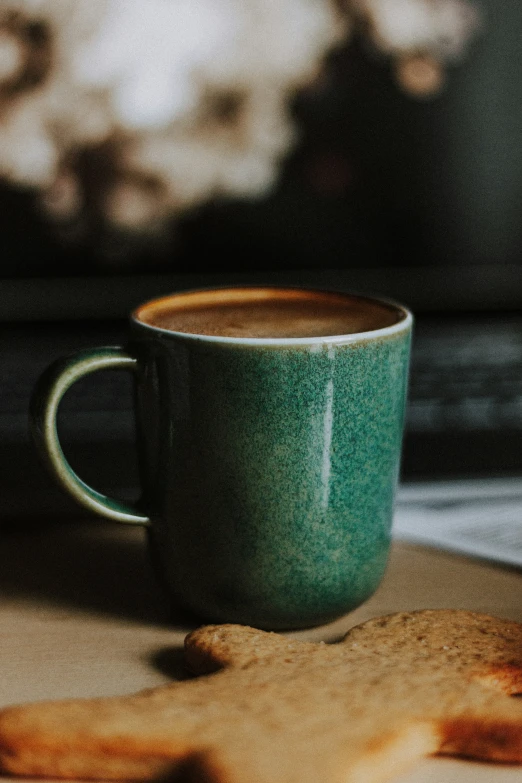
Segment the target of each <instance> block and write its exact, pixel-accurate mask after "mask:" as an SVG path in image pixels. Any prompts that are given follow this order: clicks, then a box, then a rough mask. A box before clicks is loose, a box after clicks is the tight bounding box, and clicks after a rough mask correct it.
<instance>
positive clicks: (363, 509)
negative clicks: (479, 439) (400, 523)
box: [132, 322, 410, 629]
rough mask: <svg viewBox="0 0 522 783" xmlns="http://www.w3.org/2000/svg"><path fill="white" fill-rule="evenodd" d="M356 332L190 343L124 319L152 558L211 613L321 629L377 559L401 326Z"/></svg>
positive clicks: (400, 400)
mask: <svg viewBox="0 0 522 783" xmlns="http://www.w3.org/2000/svg"><path fill="white" fill-rule="evenodd" d="M402 326H403V328H400V329H396V330H395V332H393V333H392V334H388V333H387V332H386V330H381V331H384V334H382V333H381V334H379V333H378V332H374V333H370V334H369V335H368V334H366V335H365V336H362V337H361V338H360V339H357V338H355V339H354V338H350V339H346V340H342V339H341V340H340V339H339V338H336V339H335V340H333V341H330V340H329V339H328V338H323V339H321V340H317V339H316V340H315V341H306V340H298V339H296V340H287V341H284V340H280V341H277V340H274V341H272V342H269V341H267V340H259V341H253V340H250V341H248V340H243V341H242V340H240V339H237V340H233V339H232V340H228V341H227V340H225V339H223V340H219V339H193V338H191V337H187V336H183V335H180V334H173V333H172V332H163V331H162V330H158V329H154V328H150V327H149V328H147V327H144V326H143V325H142V324H140V323H136V322H135V323H134V328H133V339H132V351H133V353H134V354H135V355H137V356H138V359H139V361H138V365H139V370H138V375H137V413H138V416H137V420H138V430H139V432H140V450H139V452H140V454H141V456H142V475H143V482H144V489H145V498H144V500H145V507H146V508H147V509H148V511H149V514H150V516H151V519H152V526H151V528H150V540H151V547H152V552H153V557H154V561H155V563H156V565H157V567H158V573H159V574H160V575H161V578H162V581H163V583H164V584H165V587H166V589H167V590H168V592H169V593H170V594H171V595H172V596H173V597H174V598H175V599H176V600H178V601H179V602H181V603H182V604H184V605H185V606H187V607H189V608H190V609H192V610H193V611H195V612H196V613H197V614H198V615H200V616H201V617H203V618H205V619H207V620H214V621H228V622H241V623H247V624H250V625H254V626H258V627H263V628H274V629H276V628H279V629H281V628H291V627H304V626H310V625H315V624H319V623H323V622H326V621H328V620H331V619H333V618H335V617H336V616H338V615H340V614H342V613H344V612H347V611H349V610H351V609H353V608H354V607H356V606H358V605H360V604H361V603H362V602H363V601H364V600H366V599H367V598H368V597H369V596H370V595H371V594H372V593H373V592H374V591H375V589H376V587H377V586H378V584H379V582H380V580H381V578H382V575H383V572H384V569H385V565H386V560H387V555H388V550H389V545H390V529H391V522H392V511H393V502H394V494H395V488H396V483H397V477H398V471H399V460H400V451H401V438H402V430H403V416H404V407H405V397H406V385H407V368H408V357H409V342H410V324H409V323H404V324H403V325H402Z"/></svg>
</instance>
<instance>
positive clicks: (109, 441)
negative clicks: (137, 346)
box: [0, 0, 522, 522]
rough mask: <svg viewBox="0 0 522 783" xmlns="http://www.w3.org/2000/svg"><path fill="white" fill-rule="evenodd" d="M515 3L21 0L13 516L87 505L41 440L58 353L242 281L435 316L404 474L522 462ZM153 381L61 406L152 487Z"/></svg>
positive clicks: (79, 392)
mask: <svg viewBox="0 0 522 783" xmlns="http://www.w3.org/2000/svg"><path fill="white" fill-rule="evenodd" d="M521 36H522V6H521V5H520V4H519V3H518V2H516V0H505V1H504V2H502V3H498V2H495V0H469V2H464V1H463V0H285V1H284V2H282V1H281V0H280V1H279V2H275V0H249V2H246V0H197V2H196V0H191V2H188V0H13V1H11V0H1V2H0V246H1V251H2V252H1V255H0V259H1V260H0V277H1V283H0V292H1V293H0V324H1V329H0V344H1V354H0V355H1V357H2V360H1V361H2V364H1V367H2V383H1V385H0V435H1V437H0V485H1V486H0V488H1V492H0V514H1V517H2V519H3V520H5V521H6V522H8V521H10V520H14V521H16V520H17V519H19V518H22V517H23V518H25V519H29V518H33V517H34V518H38V517H42V515H43V516H48V517H56V518H57V517H59V516H60V515H64V514H67V513H70V512H71V510H72V509H73V508H74V510H75V513H76V512H77V510H76V508H75V507H74V506H73V505H72V502H70V501H69V500H68V499H67V498H65V497H64V496H62V494H61V492H60V491H58V490H57V489H55V488H54V486H53V485H52V483H51V481H50V480H49V479H48V477H47V475H46V474H44V472H43V470H42V469H41V468H40V466H39V464H38V462H37V459H36V456H35V454H34V452H33V449H32V446H31V444H30V442H29V439H28V436H27V408H28V403H29V397H30V392H31V389H32V387H33V385H34V383H35V381H36V379H37V377H38V375H39V374H40V372H41V371H42V370H43V369H44V367H45V366H47V364H48V363H49V362H50V361H51V360H53V359H54V358H57V357H59V356H62V355H63V354H64V353H68V352H70V351H74V350H76V349H77V348H80V347H85V346H90V345H96V344H121V343H122V342H124V340H125V322H126V317H127V314H128V312H129V310H130V309H132V308H133V307H134V306H136V305H137V304H139V303H140V302H142V301H144V300H145V299H147V298H149V297H151V296H155V295H160V294H163V293H168V292H171V291H174V290H181V289H187V288H193V287H197V286H202V285H215V284H226V283H228V282H232V283H236V282H244V281H248V282H253V283H256V282H259V283H263V282H268V283H278V282H285V283H292V284H296V285H317V286H326V287H336V288H342V289H347V290H351V291H358V292H363V293H370V294H378V295H384V296H389V297H393V298H395V299H397V300H399V301H401V302H403V303H405V304H407V305H409V306H410V307H411V308H412V309H413V310H414V312H415V314H416V334H415V341H414V349H413V360H412V373H411V394H410V403H409V408H408V415H407V432H406V439H405V449H404V459H403V481H404V482H415V481H425V480H427V479H429V480H438V479H440V478H448V477H450V478H451V477H460V478H481V477H494V476H519V475H520V474H521V472H522V328H521V327H522V228H521V226H522V221H521V213H522V209H521V208H522V144H521V143H520V134H521V125H522V123H521V120H522V78H521V76H522V73H521V68H522V66H521V63H520V57H519V45H520V40H521ZM133 427H134V425H133V417H132V389H131V388H130V381H129V379H128V378H127V377H126V374H124V373H120V374H117V373H109V372H108V373H101V374H95V375H94V376H91V377H89V378H87V379H85V380H84V381H82V382H81V383H79V384H78V385H77V386H76V387H74V388H73V389H72V390H71V391H70V392H69V393H68V395H67V398H66V399H65V400H64V403H63V405H62V410H61V414H60V429H61V434H62V438H63V442H64V450H65V451H66V453H67V456H68V457H69V459H70V461H71V463H72V464H73V466H74V467H75V468H76V469H77V470H78V471H79V472H80V474H81V476H82V477H83V478H84V479H85V480H87V481H88V482H90V483H92V484H93V485H95V486H96V487H98V488H99V489H101V490H105V491H108V492H110V493H113V494H114V493H115V494H118V495H121V496H125V497H128V496H133V495H135V494H136V492H137V491H138V490H137V487H138V480H137V474H136V466H135V453H134V445H133V444H134V431H133Z"/></svg>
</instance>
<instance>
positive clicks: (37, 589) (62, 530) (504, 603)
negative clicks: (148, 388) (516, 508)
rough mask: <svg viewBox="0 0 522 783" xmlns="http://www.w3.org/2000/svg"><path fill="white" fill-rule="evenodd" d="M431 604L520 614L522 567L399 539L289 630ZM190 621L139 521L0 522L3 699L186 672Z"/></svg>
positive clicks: (441, 772)
mask: <svg viewBox="0 0 522 783" xmlns="http://www.w3.org/2000/svg"><path fill="white" fill-rule="evenodd" d="M424 608H464V609H471V610H476V611H480V612H487V613H490V614H496V615H498V616H500V617H506V618H510V619H514V620H518V621H520V622H522V573H521V572H520V571H517V570H513V569H507V568H502V567H497V566H494V565H488V564H485V563H482V562H479V561H473V560H468V559H466V558H464V557H459V556H454V555H450V554H447V553H442V552H439V551H435V550H428V549H424V548H421V547H417V546H412V545H407V544H399V543H397V544H395V546H394V547H393V550H392V555H391V559H390V563H389V567H388V570H387V574H386V577H385V579H384V581H383V583H382V585H381V587H380V588H379V590H378V591H377V593H376V594H375V595H374V596H373V598H371V599H370V600H369V601H368V602H367V603H366V604H365V605H364V606H362V607H360V608H359V609H358V610H357V611H355V612H353V613H352V614H350V615H347V616H345V617H342V618H340V619H339V620H337V621H336V622H335V623H332V624H330V625H328V626H323V627H320V628H315V629H312V630H308V631H299V632H292V633H289V634H288V635H289V636H293V637H295V638H299V639H312V640H321V639H323V640H326V641H333V640H336V639H338V638H340V637H341V636H342V635H343V634H344V633H345V632H346V631H347V630H348V629H349V628H350V627H351V626H353V625H355V624H357V623H359V622H361V621H363V620H366V619H367V618H369V617H373V616H376V615H379V614H385V613H389V612H393V611H397V610H411V609H424ZM194 625H195V623H194V621H193V620H191V619H190V618H188V617H186V616H183V615H182V614H181V613H180V614H179V616H178V617H175V618H172V617H170V618H169V616H168V613H167V608H166V606H165V604H164V602H163V600H162V596H161V594H160V592H159V590H158V588H157V586H156V584H155V581H154V579H153V577H152V574H151V572H150V568H149V563H148V560H147V554H146V547H145V539H144V534H143V531H142V530H140V529H134V528H131V527H124V526H120V525H117V524H112V523H104V522H103V521H101V522H91V521H86V520H81V521H80V520H74V519H71V520H70V522H69V523H64V522H60V523H56V524H52V525H50V524H46V525H35V524H33V525H31V526H26V527H17V528H8V529H5V528H4V529H2V530H1V531H0V629H1V637H0V638H1V643H0V672H1V677H0V706H3V705H6V704H12V703H18V702H23V701H34V700H37V699H46V698H52V699H55V698H66V697H76V696H102V695H112V694H123V693H128V692H132V691H135V690H139V689H141V688H144V687H150V686H155V685H160V684H162V683H165V682H168V681H169V680H171V679H172V678H178V677H181V676H183V663H182V654H181V645H182V642H183V638H184V636H185V634H186V633H187V631H189V630H190V629H191V628H193V627H194ZM396 781H397V783H521V781H522V768H521V767H515V766H501V765H491V764H479V763H472V762H469V761H462V760H458V761H457V760H452V759H441V758H434V759H430V760H427V761H425V762H422V763H421V764H420V765H418V766H417V767H416V768H415V769H414V770H412V771H410V772H409V773H408V774H407V775H403V776H402V777H401V778H397V779H396ZM325 783H327V781H325Z"/></svg>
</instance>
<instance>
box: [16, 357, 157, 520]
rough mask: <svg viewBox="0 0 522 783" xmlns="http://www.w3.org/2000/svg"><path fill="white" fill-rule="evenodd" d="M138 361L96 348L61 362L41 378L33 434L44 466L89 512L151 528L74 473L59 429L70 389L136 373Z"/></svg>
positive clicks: (32, 410)
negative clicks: (106, 374)
mask: <svg viewBox="0 0 522 783" xmlns="http://www.w3.org/2000/svg"><path fill="white" fill-rule="evenodd" d="M136 368H137V359H135V358H134V357H133V356H131V355H130V354H128V353H127V352H126V351H124V350H123V349H122V348H116V347H111V348H94V349H90V350H85V351H80V352H79V353H77V354H74V355H73V356H69V357H66V358H64V359H59V360H58V361H56V362H54V363H53V364H51V366H50V367H48V368H47V370H45V372H44V373H43V374H42V375H41V377H40V379H39V381H38V383H37V384H36V386H35V388H34V391H33V395H32V398H31V405H30V411H29V421H30V430H31V434H32V436H33V440H34V442H35V445H36V447H37V449H38V451H39V452H40V455H41V457H42V459H43V462H44V463H45V465H46V466H47V468H48V469H49V470H50V472H51V474H52V475H53V477H54V478H55V480H56V481H57V482H58V484H60V485H61V486H62V488H63V489H65V490H66V491H67V492H68V493H69V494H70V495H72V497H73V498H74V499H75V500H76V501H77V502H78V503H80V504H81V505H82V506H84V507H85V508H87V509H89V511H94V512H96V513H97V514H100V515H101V516H104V517H107V518H108V519H112V520H115V521H116V522H124V523H126V524H130V525H148V524H149V523H150V520H149V518H148V517H147V516H144V515H143V514H141V513H140V512H139V510H138V509H137V508H135V507H134V506H132V505H130V504H127V503H124V502H122V501H120V500H115V499H114V498H109V497H107V496H106V495H103V494H102V493H101V492H97V491H96V490H95V489H92V487H89V486H88V484H86V483H85V482H84V481H82V479H81V478H80V477H79V476H78V475H77V474H76V473H75V472H74V470H73V469H72V467H71V466H70V465H69V463H68V462H67V459H66V458H65V455H64V453H63V451H62V447H61V445H60V441H59V438H58V430H57V427H56V415H57V412H58V406H59V404H60V401H61V399H62V397H63V395H64V394H65V392H66V391H67V389H69V387H70V386H72V384H73V383H75V382H76V381H77V380H79V379H80V378H82V377H83V376H84V375H89V373H91V372H96V371H97V370H128V371H130V372H135V371H136Z"/></svg>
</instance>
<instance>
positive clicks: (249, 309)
mask: <svg viewBox="0 0 522 783" xmlns="http://www.w3.org/2000/svg"><path fill="white" fill-rule="evenodd" d="M403 317H404V314H403V312H402V311H401V310H400V309H399V308H397V307H394V306H393V305H391V304H390V305H389V304H386V303H384V302H379V301H376V300H374V299H366V298H364V297H358V296H352V295H348V294H337V293H326V292H325V293H323V292H315V291H304V290H299V289H288V290H285V289H273V290H272V289H264V288H263V289H256V288H252V289H228V290H219V289H217V290H214V291H201V292H193V293H188V294H178V295H173V296H171V297H166V298H165V299H160V300H156V301H154V302H150V303H148V304H146V305H143V306H142V307H140V308H139V309H138V311H137V313H136V318H137V320H138V321H141V322H142V323H146V324H148V325H149V326H154V327H157V328H159V329H166V330H168V331H173V332H183V333H186V334H195V335H208V336H214V337H237V338H241V337H242V338H258V339H270V338H272V339H277V338H296V337H297V338H299V337H301V338H303V337H334V336H340V335H348V334H357V333H360V332H369V331H374V330H375V329H383V328H385V327H387V326H392V325H393V324H396V323H398V322H399V321H400V320H402V318H403Z"/></svg>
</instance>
